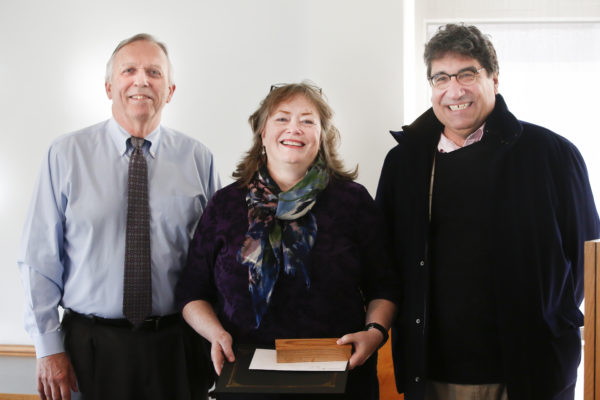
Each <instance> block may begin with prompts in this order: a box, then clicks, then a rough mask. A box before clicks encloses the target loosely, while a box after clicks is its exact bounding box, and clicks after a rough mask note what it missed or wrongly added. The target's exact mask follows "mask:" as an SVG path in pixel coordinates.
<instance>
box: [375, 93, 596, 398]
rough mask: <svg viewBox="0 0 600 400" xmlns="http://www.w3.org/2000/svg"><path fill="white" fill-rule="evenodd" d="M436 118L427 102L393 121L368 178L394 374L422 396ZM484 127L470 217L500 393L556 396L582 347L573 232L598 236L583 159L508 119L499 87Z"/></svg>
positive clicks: (566, 387) (578, 251) (566, 145)
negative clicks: (494, 329) (392, 300)
mask: <svg viewBox="0 0 600 400" xmlns="http://www.w3.org/2000/svg"><path fill="white" fill-rule="evenodd" d="M442 130H443V126H442V124H441V123H440V121H438V119H437V118H436V117H435V114H434V113H433V110H432V109H429V110H428V111H426V112H425V113H424V114H423V115H421V116H420V117H419V118H418V119H417V120H416V121H415V122H413V123H412V124H411V125H409V126H405V127H403V131H402V132H392V134H393V135H394V137H395V139H396V140H397V141H398V145H397V146H396V147H394V148H393V149H392V150H390V152H389V153H388V155H387V157H386V159H385V163H384V166H383V170H382V172H381V178H380V182H379V186H378V189H377V198H376V200H377V203H378V205H379V206H380V207H381V208H382V210H383V212H384V215H385V219H384V220H385V224H384V236H385V237H386V239H387V248H388V249H389V251H390V254H391V256H392V257H393V260H394V263H395V265H396V267H397V268H398V271H399V273H400V276H401V279H402V282H403V292H402V300H401V304H400V308H399V310H400V312H399V316H398V319H397V321H396V322H395V325H394V326H393V329H392V346H393V355H394V368H395V374H396V385H397V388H398V391H399V392H400V393H405V395H406V398H407V399H409V400H412V399H422V398H423V381H424V378H425V377H426V376H427V366H426V365H425V363H426V362H425V360H426V351H427V348H426V346H427V342H426V340H425V338H426V335H427V321H428V301H429V293H428V279H429V268H430V265H429V255H428V250H427V246H428V235H429V233H428V225H429V224H428V195H429V184H430V175H431V168H432V162H433V156H434V153H435V151H436V145H437V143H438V141H439V137H440V134H441V132H442ZM485 135H495V136H496V137H497V138H498V139H499V140H500V143H501V145H500V146H499V148H498V150H497V151H496V152H495V153H494V155H493V157H492V160H490V161H491V168H490V174H489V177H488V182H489V186H488V189H487V191H486V193H485V196H486V199H487V200H486V203H485V204H486V205H487V206H486V212H485V215H482V216H481V218H482V219H484V220H485V221H486V222H487V223H486V224H485V225H486V226H487V227H488V229H487V230H486V231H485V232H482V235H484V237H485V241H486V243H487V248H486V251H487V252H489V254H490V255H491V256H490V264H491V267H492V268H491V270H492V271H493V272H492V274H493V276H492V279H493V282H494V285H493V286H494V295H495V298H496V300H497V310H496V314H497V317H498V328H499V333H500V337H501V346H502V349H501V351H502V359H503V370H504V374H505V379H506V383H507V386H508V397H509V398H510V399H511V400H518V399H544V400H548V399H560V398H563V397H564V396H565V394H564V393H568V392H569V391H570V390H572V386H573V385H574V384H575V381H576V374H577V366H578V364H579V361H580V358H581V354H580V353H581V340H580V334H579V327H580V326H582V325H583V315H582V314H581V312H580V311H579V305H580V304H581V301H582V299H583V242H584V241H586V240H591V239H595V238H598V237H600V222H599V220H598V214H597V212H596V209H595V205H594V199H593V196H592V192H591V188H590V185H589V180H588V175H587V170H586V167H585V164H584V161H583V159H582V158H581V155H580V154H579V152H578V151H577V149H576V148H575V146H574V145H573V144H571V143H570V142H569V141H568V140H566V139H565V138H563V137H561V136H559V135H557V134H555V133H553V132H551V131H549V130H547V129H545V128H542V127H539V126H536V125H533V124H529V123H526V122H522V121H518V120H517V119H516V118H515V117H514V116H513V115H512V114H511V113H510V112H509V111H508V108H507V106H506V103H505V102H504V99H503V98H502V96H500V95H496V104H495V108H494V110H493V111H492V113H491V114H490V115H489V117H488V119H487V120H486V124H485V132H484V137H485ZM565 391H566V392H565ZM561 393H562V394H561Z"/></svg>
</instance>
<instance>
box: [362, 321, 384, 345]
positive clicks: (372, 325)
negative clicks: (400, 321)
mask: <svg viewBox="0 0 600 400" xmlns="http://www.w3.org/2000/svg"><path fill="white" fill-rule="evenodd" d="M371 328H375V329H377V330H378V331H379V332H381V334H382V335H383V340H382V341H381V344H380V345H379V347H378V348H377V349H378V350H379V349H380V348H382V347H383V345H384V344H385V343H386V342H387V341H388V339H389V337H390V335H389V334H388V332H387V330H385V328H384V327H383V326H382V325H381V324H378V323H377V322H369V323H368V324H366V325H365V329H364V330H365V331H368V330H369V329H371Z"/></svg>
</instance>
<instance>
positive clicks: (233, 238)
mask: <svg viewBox="0 0 600 400" xmlns="http://www.w3.org/2000/svg"><path fill="white" fill-rule="evenodd" d="M246 193H247V189H245V188H240V187H239V186H238V185H237V183H234V184H232V185H229V186H227V187H225V188H223V189H222V190H220V191H218V192H217V193H216V194H215V195H214V196H213V198H212V199H211V200H210V202H209V204H208V206H207V207H206V210H205V211H204V214H203V215H202V219H201V220H200V223H199V225H198V228H197V230H196V233H195V235H194V238H193V240H192V243H191V244H190V250H189V256H188V263H187V266H186V267H185V269H184V271H183V274H182V276H181V278H180V280H179V283H178V285H177V289H176V300H177V303H178V306H179V308H180V309H183V307H184V306H185V305H186V304H187V303H188V302H190V301H194V300H206V301H209V302H210V303H212V304H213V307H214V309H215V311H216V313H217V315H218V317H219V320H220V321H221V323H222V324H223V327H224V328H225V329H226V330H227V331H228V332H229V333H230V334H231V335H232V337H233V339H234V341H235V342H236V343H237V344H239V343H249V344H254V345H268V346H272V345H274V339H276V338H310V337H341V336H342V335H344V334H346V333H351V332H355V331H359V330H361V329H363V327H364V324H365V307H366V305H367V304H368V302H369V301H370V300H372V299H378V298H383V299H388V300H391V301H396V299H397V297H398V287H397V285H396V283H395V280H394V279H392V276H391V275H390V274H391V271H390V268H389V263H388V261H387V260H388V258H387V256H386V255H385V254H384V251H383V247H382V239H381V230H380V228H379V227H380V226H381V224H380V219H379V214H378V212H377V210H376V207H375V204H374V202H373V199H372V198H371V196H370V195H369V193H368V192H367V191H366V189H365V188H364V187H363V186H361V185H359V184H357V183H354V182H350V181H340V180H331V181H330V183H329V185H328V186H327V188H325V190H323V191H322V192H321V194H320V195H319V197H318V198H317V201H316V204H315V206H314V208H313V209H312V212H313V213H314V215H315V217H316V219H317V229H318V233H317V238H316V241H315V244H314V246H313V248H312V250H311V257H310V264H309V265H308V271H309V274H310V279H311V286H310V289H307V288H306V286H305V284H304V282H303V281H304V280H303V278H302V276H298V277H296V278H294V277H291V276H287V275H286V274H285V273H283V271H282V272H281V273H280V275H279V278H278V281H277V283H276V284H275V288H274V290H273V294H272V297H271V302H270V304H269V308H268V309H267V312H266V313H265V315H264V317H263V320H262V322H261V325H260V327H259V328H258V329H256V328H254V327H253V326H254V323H255V322H254V321H255V319H254V311H253V308H252V301H251V297H250V292H249V289H248V268H247V267H245V266H243V265H241V264H240V263H239V262H238V261H237V253H238V251H239V250H240V247H241V246H242V243H243V241H244V236H245V234H246V232H247V230H248V209H247V206H246V200H245V196H246Z"/></svg>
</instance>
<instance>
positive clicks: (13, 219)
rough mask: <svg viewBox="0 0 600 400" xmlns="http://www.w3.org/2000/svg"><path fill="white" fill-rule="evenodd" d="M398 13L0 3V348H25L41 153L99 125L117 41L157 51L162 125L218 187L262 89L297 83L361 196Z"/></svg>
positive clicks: (380, 151)
mask: <svg viewBox="0 0 600 400" xmlns="http://www.w3.org/2000/svg"><path fill="white" fill-rule="evenodd" d="M401 13H402V10H401V3H400V2H398V1H394V0H379V1H372V2H368V3H367V2H363V1H352V0H351V1H348V0H324V1H319V0H286V1H279V0H252V1H245V0H235V1H234V0H230V1H174V2H171V4H170V5H168V6H167V3H165V2H163V1H156V0H146V1H139V0H135V1H127V2H123V1H116V0H106V1H103V2H91V1H79V0H57V1H51V2H49V1H42V0H30V1H17V0H8V1H2V2H0V48H2V56H1V57H0V79H1V81H0V88H2V94H3V95H2V96H0V123H1V126H2V128H1V129H2V130H3V131H2V132H1V134H0V221H2V223H1V224H0V271H1V272H0V343H13V344H16V343H31V341H30V339H29V337H28V336H27V335H26V333H25V332H24V331H23V328H22V303H23V295H22V288H21V284H20V280H19V276H18V273H17V266H16V262H15V260H16V257H17V250H18V246H19V241H20V235H21V231H22V226H23V222H24V220H25V215H26V212H27V209H28V205H29V198H30V195H31V192H32V189H33V186H34V183H35V180H36V176H37V172H38V169H39V166H40V165H41V161H42V157H43V154H44V152H45V151H46V149H47V147H48V145H49V143H50V142H51V141H52V140H53V139H54V138H55V137H57V136H59V135H61V134H63V133H67V132H69V131H73V130H76V129H79V128H81V127H84V126H87V125H91V124H93V123H95V122H97V121H100V120H103V119H105V118H107V117H108V116H109V115H110V102H109V101H108V99H107V98H106V95H105V93H104V66H105V63H106V60H107V59H108V57H109V56H110V53H111V52H112V50H113V49H114V47H115V46H116V44H117V43H118V42H119V41H120V40H121V39H123V38H126V37H129V36H131V35H133V34H135V33H138V32H148V33H151V34H154V35H155V36H156V37H157V38H158V39H160V40H162V41H164V42H166V44H167V45H168V47H169V50H170V53H171V57H172V61H173V64H174V66H175V82H176V84H177V90H176V92H175V95H174V97H173V101H172V102H171V104H169V105H167V106H166V108H165V112H164V114H163V121H164V123H165V124H166V125H168V126H171V127H173V128H175V129H179V130H181V131H183V132H185V133H187V134H189V135H191V136H193V137H195V138H197V139H199V140H200V141H202V142H204V143H205V144H206V145H208V146H209V147H210V148H211V149H212V151H213V153H214V154H215V156H216V160H217V163H218V167H219V170H220V173H221V178H222V179H223V181H224V182H225V183H228V182H231V179H230V178H229V177H230V175H231V172H232V171H233V169H234V167H235V164H236V162H237V161H238V160H239V158H240V156H241V155H242V153H243V152H244V151H246V150H247V148H248V147H249V144H250V136H251V135H250V129H249V127H248V124H247V122H246V121H247V118H248V116H249V115H250V114H251V113H252V112H253V111H254V109H255V108H256V107H257V106H258V103H259V101H260V100H261V99H262V98H263V97H264V96H265V95H266V94H267V92H268V90H269V87H270V85H271V84H272V83H278V82H295V81H299V80H302V79H306V78H308V79H311V80H313V81H314V82H316V83H317V84H318V85H320V86H322V87H323V90H324V93H325V94H326V96H327V97H328V99H329V102H330V104H331V106H332V107H333V109H334V111H335V112H336V117H335V121H336V125H337V126H338V128H339V129H340V131H341V133H342V146H341V154H342V157H343V158H344V160H345V161H346V163H347V165H348V166H353V165H355V164H356V163H358V164H359V167H360V177H359V182H361V183H363V184H364V185H365V186H367V188H368V189H369V190H370V191H371V193H372V194H374V191H375V188H376V185H377V179H378V176H379V170H380V168H381V164H382V163H383V157H384V156H385V154H386V152H387V150H388V149H389V148H391V147H392V146H393V141H392V139H391V137H389V134H388V133H387V130H388V129H390V128H397V127H399V126H400V124H401V122H402V113H401V93H402V85H401V77H402V71H401V60H402V56H401V54H402V47H401V43H402V42H401V37H402V35H401V26H400V22H399V21H401V20H402V14H401ZM0 391H1V387H0Z"/></svg>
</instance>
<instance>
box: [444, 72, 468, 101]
mask: <svg viewBox="0 0 600 400" xmlns="http://www.w3.org/2000/svg"><path fill="white" fill-rule="evenodd" d="M446 94H448V95H449V96H451V97H453V98H457V97H461V96H462V95H463V94H465V88H464V86H463V85H461V84H460V83H459V82H458V80H457V79H456V76H453V77H451V78H450V84H449V85H448V87H447V88H446Z"/></svg>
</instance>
